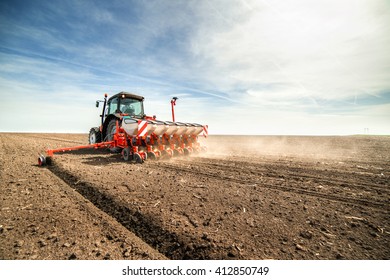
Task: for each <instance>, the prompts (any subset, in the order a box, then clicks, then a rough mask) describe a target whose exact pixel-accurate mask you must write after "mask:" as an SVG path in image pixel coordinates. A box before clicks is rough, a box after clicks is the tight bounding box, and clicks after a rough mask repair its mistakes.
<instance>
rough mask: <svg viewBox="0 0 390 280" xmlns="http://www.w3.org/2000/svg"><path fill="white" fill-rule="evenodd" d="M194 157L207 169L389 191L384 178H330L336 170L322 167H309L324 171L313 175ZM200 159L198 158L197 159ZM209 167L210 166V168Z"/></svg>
mask: <svg viewBox="0 0 390 280" xmlns="http://www.w3.org/2000/svg"><path fill="white" fill-rule="evenodd" d="M193 159H196V161H195V162H196V164H197V165H203V166H207V167H208V168H209V169H214V168H221V167H223V170H228V171H231V172H235V173H237V172H246V173H248V174H251V173H252V172H256V173H261V172H267V177H273V178H286V177H288V178H295V179H301V178H305V179H312V180H316V181H318V182H322V183H328V184H332V185H337V186H340V185H343V184H344V185H348V187H353V188H355V189H359V188H361V189H364V190H367V191H372V190H373V189H375V190H378V191H385V192H389V191H390V188H389V185H388V184H387V181H386V179H383V184H376V183H372V182H370V183H363V182H358V183H356V182H351V181H348V180H343V179H339V178H330V176H332V177H334V176H335V175H334V173H335V172H336V170H330V171H329V170H327V171H324V170H323V169H316V168H311V170H310V171H314V172H321V173H325V174H324V175H323V176H321V177H319V176H314V175H308V174H304V172H307V171H306V170H305V169H304V168H298V167H290V166H288V167H286V166H285V165H280V164H275V163H271V164H270V163H269V162H267V161H264V163H253V162H250V165H248V162H249V161H237V160H234V163H235V166H231V164H232V161H227V160H221V159H218V163H210V158H199V157H197V158H192V159H191V160H193ZM199 159H200V160H199ZM179 162H180V163H189V164H190V163H193V162H192V161H187V160H180V161H179ZM210 167H211V168H210ZM274 169H277V170H278V172H275V171H274ZM337 173H338V174H340V175H339V176H344V175H347V176H354V178H355V179H359V180H362V181H366V180H367V179H366V178H364V177H362V176H359V174H356V172H351V171H350V172H348V171H340V170H337Z"/></svg>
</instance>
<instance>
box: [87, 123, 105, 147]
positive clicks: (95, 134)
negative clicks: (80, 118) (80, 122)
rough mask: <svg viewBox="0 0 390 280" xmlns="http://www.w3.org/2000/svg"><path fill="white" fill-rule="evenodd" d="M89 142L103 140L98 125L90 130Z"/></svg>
mask: <svg viewBox="0 0 390 280" xmlns="http://www.w3.org/2000/svg"><path fill="white" fill-rule="evenodd" d="M88 140H89V144H96V143H100V142H102V133H101V132H100V130H99V128H98V127H92V128H91V130H90V131H89V138H88Z"/></svg>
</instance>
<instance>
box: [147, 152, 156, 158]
mask: <svg viewBox="0 0 390 280" xmlns="http://www.w3.org/2000/svg"><path fill="white" fill-rule="evenodd" d="M147 155H148V158H150V159H151V160H156V159H157V156H156V154H155V152H148V154H147Z"/></svg>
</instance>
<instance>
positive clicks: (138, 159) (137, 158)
mask: <svg viewBox="0 0 390 280" xmlns="http://www.w3.org/2000/svg"><path fill="white" fill-rule="evenodd" d="M133 157H134V160H135V162H136V163H144V159H143V158H142V157H141V155H140V154H139V153H134V155H133Z"/></svg>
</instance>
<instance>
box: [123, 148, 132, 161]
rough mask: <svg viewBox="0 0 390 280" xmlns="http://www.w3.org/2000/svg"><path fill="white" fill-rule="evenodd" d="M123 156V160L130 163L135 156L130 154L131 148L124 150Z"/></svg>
mask: <svg viewBox="0 0 390 280" xmlns="http://www.w3.org/2000/svg"><path fill="white" fill-rule="evenodd" d="M122 155H123V159H124V160H125V161H129V160H131V159H133V156H132V155H131V153H130V148H129V147H127V148H124V149H123V151H122Z"/></svg>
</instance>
